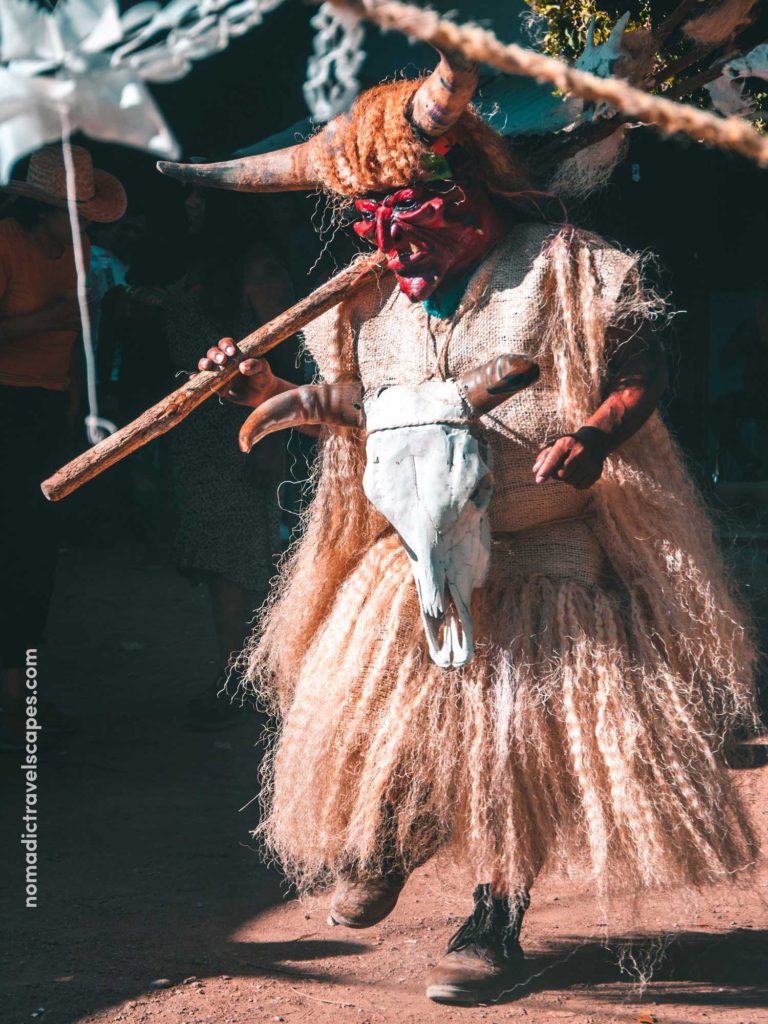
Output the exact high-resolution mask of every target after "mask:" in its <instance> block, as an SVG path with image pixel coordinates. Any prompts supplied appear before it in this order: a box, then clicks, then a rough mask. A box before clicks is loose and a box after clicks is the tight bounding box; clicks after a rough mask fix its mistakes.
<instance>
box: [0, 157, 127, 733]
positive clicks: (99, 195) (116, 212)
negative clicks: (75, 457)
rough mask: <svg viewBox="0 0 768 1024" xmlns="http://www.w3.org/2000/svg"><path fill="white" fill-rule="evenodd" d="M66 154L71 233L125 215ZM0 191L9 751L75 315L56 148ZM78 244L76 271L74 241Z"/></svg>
mask: <svg viewBox="0 0 768 1024" xmlns="http://www.w3.org/2000/svg"><path fill="white" fill-rule="evenodd" d="M72 155H73V160H74V165H75V181H76V186H75V188H76V196H77V209H78V215H79V217H80V222H81V225H82V226H83V228H84V227H85V225H86V224H87V223H88V222H89V221H104V222H106V221H112V220H117V219H118V218H119V217H121V216H122V215H123V213H124V211H125V206H126V199H125V192H124V190H123V187H122V185H121V184H120V182H119V181H118V180H117V179H116V178H114V177H113V176H112V175H111V174H107V173H106V172H105V171H100V170H95V169H94V168H93V165H92V162H91V157H90V154H89V153H88V151H87V150H85V149H83V148H82V147H80V146H73V147H72ZM4 191H5V192H6V193H10V194H11V195H14V196H16V197H17V198H16V200H15V202H14V203H13V205H12V207H11V209H10V211H9V216H7V217H6V219H4V220H2V221H0V463H1V464H2V467H3V487H2V489H1V490H0V585H1V586H2V592H3V606H4V609H3V614H2V616H0V658H2V709H3V710H2V717H1V718H0V727H1V729H2V733H1V734H0V744H2V745H3V746H6V747H8V746H10V747H15V746H17V745H19V744H20V737H21V735H22V726H23V710H24V690H23V680H24V669H25V662H26V654H27V651H28V650H30V649H37V648H39V647H40V645H41V643H42V641H43V632H44V628H45V623H46V618H47V615H48V607H49V604H50V599H51V592H52V589H53V576H54V571H55V567H56V554H57V530H56V526H57V520H58V517H57V515H56V511H57V510H56V507H55V506H53V505H51V504H49V503H48V502H46V500H45V499H44V498H43V496H42V493H41V491H40V483H41V481H42V480H44V479H45V477H47V476H49V475H50V474H51V472H53V471H54V470H55V469H56V468H57V462H58V460H59V455H60V452H61V442H62V439H63V438H64V437H65V435H66V429H67V415H68V409H69V406H70V392H71V390H72V374H71V368H72V364H73V352H74V347H75V341H76V340H77V337H78V333H79V328H80V315H79V310H78V304H77V298H76V285H77V280H76V270H75V260H74V250H73V241H72V232H71V227H70V221H69V214H68V211H67V209H66V206H67V200H66V177H65V168H64V160H63V152H62V149H61V147H60V146H46V147H45V148H44V149H42V150H40V151H39V152H38V153H35V154H34V155H33V156H32V158H31V159H30V163H29V170H28V172H27V178H26V180H25V181H13V182H11V183H10V184H9V185H7V186H5V187H4ZM83 247H84V258H85V264H86V267H87V266H88V262H89V256H90V251H89V245H88V240H87V238H86V237H85V235H83ZM41 718H42V719H43V724H44V727H45V729H46V730H47V732H48V734H50V733H52V732H54V731H55V729H56V728H57V727H58V728H59V729H61V728H64V727H65V725H66V723H65V721H64V720H63V718H62V717H61V716H60V715H58V713H57V712H56V711H55V709H53V708H52V707H50V706H49V707H47V708H45V709H44V712H43V715H42V716H41Z"/></svg>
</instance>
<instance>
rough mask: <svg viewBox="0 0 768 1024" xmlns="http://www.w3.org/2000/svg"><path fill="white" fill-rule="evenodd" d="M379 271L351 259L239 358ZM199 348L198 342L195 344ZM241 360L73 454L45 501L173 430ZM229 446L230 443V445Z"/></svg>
mask: <svg viewBox="0 0 768 1024" xmlns="http://www.w3.org/2000/svg"><path fill="white" fill-rule="evenodd" d="M383 266H384V257H383V256H382V255H381V254H380V253H373V254H372V255H370V256H366V257H364V258H361V259H358V260H356V261H355V262H354V263H352V264H350V266H348V267H346V268H345V269H344V270H342V271H341V273H339V274H336V276H335V277H332V278H331V279H330V281H326V283H325V284H323V285H321V286H320V287H319V288H317V289H315V291H313V292H312V294H311V295H308V296H307V297H306V298H305V299H302V300H301V302H297V303H296V305H295V306H291V308H290V309H286V310H285V312H284V313H281V314H280V315H279V316H276V317H275V318H274V320H270V321H269V323H268V324H265V325H264V326H263V327H260V328H259V329H258V330H257V331H254V332H253V334H249V335H248V337H247V338H243V340H242V341H241V342H239V344H238V347H239V349H240V352H241V353H242V358H250V359H253V358H257V357H259V356H263V355H264V353H265V352H269V350H270V349H272V348H274V347H275V346H276V345H279V344H280V342H281V341H285V339H286V338H290V336H291V335H292V334H295V333H296V331H300V330H301V328H302V327H304V326H305V324H308V323H309V322H310V320H314V319H315V318H316V317H318V316H320V314H321V313H325V311H326V310H328V309H330V308H331V307H332V306H335V305H336V304H337V303H339V302H341V300H342V299H345V298H348V297H349V296H351V295H354V294H355V292H357V291H359V290H360V289H361V288H362V287H363V285H365V284H367V283H368V282H369V281H370V280H371V279H372V277H373V276H374V275H375V274H376V273H377V272H378V271H379V270H380V269H381V268H382V267H383ZM201 347H202V343H201ZM241 361H242V359H238V358H235V359H234V360H233V361H232V362H231V363H229V364H228V365H227V366H226V367H225V368H224V369H222V370H205V371H202V372H200V373H196V374H195V375H194V376H193V377H190V379H189V380H188V381H187V382H186V383H185V384H182V386H181V387H180V388H178V389H177V390H176V391H174V392H173V393H172V394H170V395H168V396H167V398H163V399H162V400H161V401H160V402H158V403H157V405H153V406H152V408H151V409H147V411H146V412H145V413H142V415H141V416H139V417H138V418H137V419H135V420H133V421H132V422H131V423H129V424H128V425H127V426H125V427H122V429H120V430H118V431H116V432H115V433H114V434H111V435H110V436H109V437H106V438H104V440H103V441H100V442H99V443H98V444H97V445H95V446H94V447H93V448H89V449H88V451H85V452H83V453H82V455H78V457H77V458H76V459H73V460H72V462H68V463H67V465H66V466H63V467H62V468H61V469H60V470H58V472H56V473H54V474H53V476H52V477H49V479H48V480H44V481H43V483H42V484H41V485H40V486H41V488H42V491H43V494H44V495H45V496H46V498H48V499H49V501H60V500H61V498H66V496H67V495H68V494H71V493H72V492H73V491H76V490H77V488H78V487H81V486H82V485H83V484H84V483H86V482H87V481H88V480H92V479H93V478H94V477H95V476H98V475H99V473H102V472H103V471H104V470H105V469H107V468H108V467H109V466H113V465H114V464H115V463H116V462H119V461H120V459H124V458H125V456H126V455H130V453H131V452H135V451H136V449H137V448H141V447H142V446H143V445H145V444H147V443H148V442H149V441H151V440H153V438H155V437H160V435H161V434H165V433H167V432H168V431H169V430H172V429H173V428H174V427H176V426H178V424H179V423H181V421H182V420H183V419H184V418H185V417H186V416H188V415H189V414H190V413H191V412H192V410H193V409H196V408H197V407H198V405H202V403H203V402H204V401H205V400H206V399H207V398H210V397H211V395H215V394H217V393H218V392H219V391H221V390H223V389H224V388H225V387H226V385H227V384H229V382H230V381H231V380H232V379H233V378H234V377H236V376H237V374H238V372H239V370H238V367H239V364H240V362H241ZM232 443H233V444H234V443H235V442H234V440H233V442H232Z"/></svg>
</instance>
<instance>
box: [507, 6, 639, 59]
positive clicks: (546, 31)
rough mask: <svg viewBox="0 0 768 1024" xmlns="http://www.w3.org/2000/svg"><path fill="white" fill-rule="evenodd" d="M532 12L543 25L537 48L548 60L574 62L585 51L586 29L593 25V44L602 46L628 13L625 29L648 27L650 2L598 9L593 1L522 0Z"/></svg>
mask: <svg viewBox="0 0 768 1024" xmlns="http://www.w3.org/2000/svg"><path fill="white" fill-rule="evenodd" d="M525 2H526V3H527V4H528V6H529V7H530V8H531V10H532V12H533V13H534V14H536V15H538V16H539V17H540V18H541V19H542V22H543V26H542V27H543V35H542V37H541V45H540V48H541V49H542V51H543V52H544V53H547V54H549V55H550V56H551V57H560V58H561V59H562V60H567V61H573V60H575V59H576V58H577V57H578V56H579V54H580V53H581V52H582V50H583V49H584V46H585V44H586V41H587V29H588V28H589V26H590V25H591V24H592V22H593V21H594V22H595V42H596V43H604V42H605V40H606V39H607V38H608V36H609V34H610V31H611V29H612V28H613V26H614V25H615V23H616V21H617V19H618V18H619V17H620V16H621V15H622V14H623V13H624V11H626V10H629V11H630V22H629V26H628V28H630V29H632V28H649V27H650V22H651V0H640V2H639V3H638V2H630V3H627V4H622V5H621V9H620V10H618V9H617V10H612V9H611V8H610V6H609V7H608V9H606V8H605V7H604V6H601V7H598V5H597V3H596V0H561V2H560V3H549V2H548V0H525Z"/></svg>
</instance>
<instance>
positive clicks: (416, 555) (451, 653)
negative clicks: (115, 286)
mask: <svg viewBox="0 0 768 1024" xmlns="http://www.w3.org/2000/svg"><path fill="white" fill-rule="evenodd" d="M538 373H539V371H538V367H537V366H536V364H535V363H532V362H530V361H529V360H527V359H524V358H522V357H519V356H510V355H503V356H499V357H498V358H497V359H493V360H491V361H490V362H489V363H486V364H484V365H483V366H480V367H478V368H477V369H476V370H473V371H471V372H470V373H468V374H465V375H464V376H463V377H462V378H460V379H459V380H447V381H425V382H424V383H422V384H418V385H406V384H396V385H393V386H391V387H384V388H379V389H377V390H376V391H374V392H371V393H369V394H367V395H363V389H362V385H360V384H359V383H349V384H321V385H306V386H305V387H302V388H296V389H295V390H293V391H288V392H284V393H283V394H282V395H277V396H275V397H274V398H271V399H269V400H268V401H267V402H265V403H264V404H263V405H261V406H259V407H258V409H257V410H256V411H255V412H254V413H253V414H252V415H251V416H250V417H249V418H248V420H246V422H245V424H244V425H243V428H242V430H241V432H240V446H241V448H242V449H243V450H244V451H249V450H250V448H251V447H252V445H253V444H254V443H255V442H256V441H258V440H259V439H260V438H261V437H264V436H265V435H266V434H268V433H271V432H272V431H274V430H279V429H281V428H282V427H288V426H298V425H304V424H310V423H318V424H319V423H325V424H330V423H333V424H337V425H344V426H356V427H360V428H363V427H364V428H365V430H366V432H367V435H368V436H367V441H366V468H365V474H364V477H363V488H364V490H365V493H366V495H367V496H368V498H369V500H370V501H371V503H372V504H373V505H375V506H376V508H377V509H378V510H379V511H380V512H381V513H382V515H384V516H385V517H386V518H387V519H388V521H389V522H390V523H391V524H392V526H393V527H394V529H395V531H396V532H397V534H398V536H399V537H400V540H401V542H402V544H403V547H404V549H405V551H406V553H407V555H408V557H409V559H410V561H411V567H412V569H413V576H414V580H415V582H416V589H417V592H418V595H419V603H420V605H421V615H422V620H423V622H424V630H425V632H426V636H427V642H428V644H429V653H430V656H431V658H432V660H433V661H434V662H435V663H436V664H437V665H439V666H440V667H441V668H450V667H458V666H460V665H465V664H466V663H467V662H468V661H469V660H470V659H471V658H472V656H473V655H474V645H473V636H472V634H473V630H472V613H471V602H472V594H473V593H474V591H475V590H476V589H477V587H479V586H481V585H482V583H483V582H484V580H485V578H486V575H487V573H488V566H489V562H490V550H491V535H490V526H489V523H488V506H489V504H490V501H491V495H492V493H493V481H492V475H491V462H490V452H489V451H487V450H486V449H485V446H484V445H483V444H482V442H481V441H480V440H479V439H478V438H477V436H476V435H475V433H474V432H473V423H474V421H475V420H476V419H477V417H478V416H481V415H484V414H485V413H487V412H490V411H491V409H493V408H494V407H495V406H497V405H499V404H500V403H501V402H503V401H505V399H507V398H509V397H510V396H511V395H512V394H514V393H515V392H517V391H520V390H522V388H524V387H527V385H529V384H531V383H533V381H535V380H536V378H537V377H538Z"/></svg>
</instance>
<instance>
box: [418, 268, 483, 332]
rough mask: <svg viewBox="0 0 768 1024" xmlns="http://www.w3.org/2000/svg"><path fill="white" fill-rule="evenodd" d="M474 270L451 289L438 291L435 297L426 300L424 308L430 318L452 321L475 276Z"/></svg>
mask: <svg viewBox="0 0 768 1024" xmlns="http://www.w3.org/2000/svg"><path fill="white" fill-rule="evenodd" d="M474 272H475V271H474V268H473V269H472V270H470V271H469V272H468V273H467V274H464V275H463V277H460V278H459V279H458V280H457V281H456V283H455V284H453V285H451V287H450V288H445V289H438V292H437V293H436V294H435V295H430V296H429V298H428V299H424V301H423V302H422V306H423V307H424V309H425V310H426V311H427V313H428V314H429V316H434V317H437V319H438V320H450V318H451V317H452V316H453V314H454V313H455V312H456V310H457V309H458V308H459V303H460V302H461V299H462V296H463V295H464V292H465V291H466V290H467V285H468V284H469V279H470V278H471V277H472V275H473V274H474Z"/></svg>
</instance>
